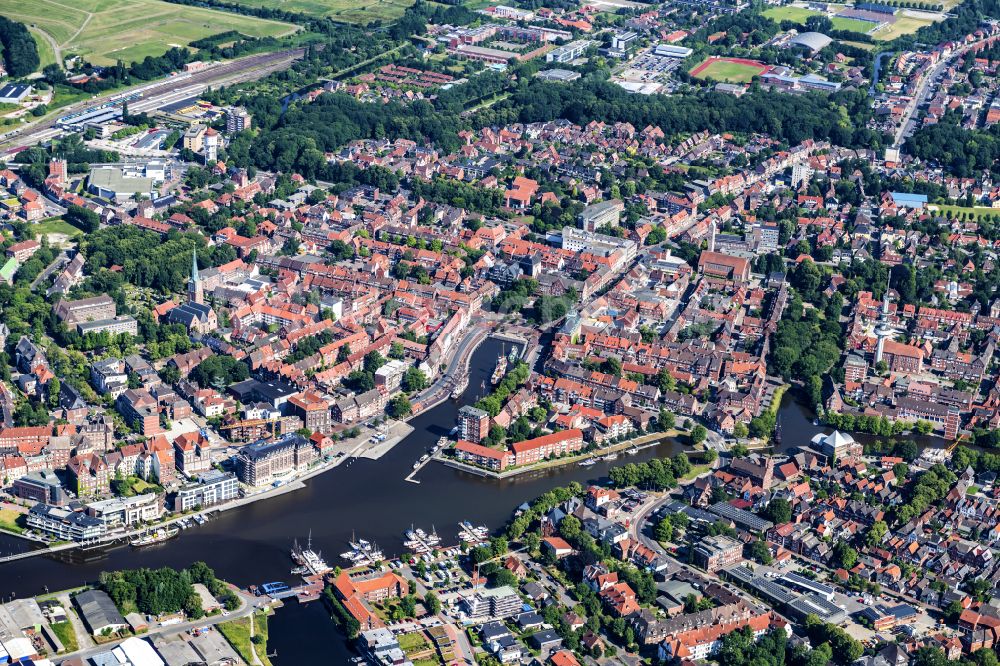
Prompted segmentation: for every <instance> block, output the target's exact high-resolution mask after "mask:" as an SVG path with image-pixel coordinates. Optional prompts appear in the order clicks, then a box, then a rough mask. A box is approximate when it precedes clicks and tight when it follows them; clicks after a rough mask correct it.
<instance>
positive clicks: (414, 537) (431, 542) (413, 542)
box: [403, 526, 441, 555]
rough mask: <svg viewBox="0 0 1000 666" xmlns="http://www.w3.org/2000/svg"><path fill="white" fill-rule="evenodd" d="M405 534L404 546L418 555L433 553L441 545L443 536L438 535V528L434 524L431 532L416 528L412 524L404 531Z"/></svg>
mask: <svg viewBox="0 0 1000 666" xmlns="http://www.w3.org/2000/svg"><path fill="white" fill-rule="evenodd" d="M403 536H404V537H406V540H405V541H403V546H404V547H405V548H406V549H407V550H410V551H413V552H414V553H416V554H418V555H424V554H426V553H431V552H433V551H435V550H437V549H438V548H439V547H440V545H441V537H439V536H438V533H437V530H436V529H434V527H433V526H431V531H430V533H427V532H424V531H423V530H422V529H420V528H419V527H418V528H416V529H414V528H413V527H412V526H411V527H410V529H408V530H406V532H404V533H403Z"/></svg>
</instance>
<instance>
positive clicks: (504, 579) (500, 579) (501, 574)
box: [493, 569, 517, 587]
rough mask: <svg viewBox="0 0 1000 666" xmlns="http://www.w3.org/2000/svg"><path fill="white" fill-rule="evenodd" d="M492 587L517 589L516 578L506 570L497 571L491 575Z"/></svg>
mask: <svg viewBox="0 0 1000 666" xmlns="http://www.w3.org/2000/svg"><path fill="white" fill-rule="evenodd" d="M493 585H494V586H496V587H502V586H505V585H506V586H509V587H517V576H515V575H514V572H513V571H509V570H508V569H499V570H497V572H496V573H495V574H493Z"/></svg>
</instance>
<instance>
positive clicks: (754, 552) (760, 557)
mask: <svg viewBox="0 0 1000 666" xmlns="http://www.w3.org/2000/svg"><path fill="white" fill-rule="evenodd" d="M749 553H750V557H751V558H753V559H755V560H757V561H758V562H760V563H761V564H770V563H771V560H772V559H773V558H772V557H771V550H770V549H769V548H768V547H767V543H766V542H764V541H761V540H760V539H757V540H755V541H754V542H753V543H751V544H750V551H749Z"/></svg>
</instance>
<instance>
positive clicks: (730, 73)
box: [696, 60, 760, 83]
mask: <svg viewBox="0 0 1000 666" xmlns="http://www.w3.org/2000/svg"><path fill="white" fill-rule="evenodd" d="M759 74H760V67H756V66H754V65H744V64H743V63H738V62H726V61H724V60H718V61H716V62H713V63H711V64H709V66H708V67H706V68H705V69H704V70H702V71H701V72H699V73H698V74H697V75H696V78H699V79H712V80H713V81H725V82H727V83H749V82H750V79H752V78H753V77H755V76H757V75H759Z"/></svg>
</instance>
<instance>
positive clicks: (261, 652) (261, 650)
mask: <svg viewBox="0 0 1000 666" xmlns="http://www.w3.org/2000/svg"><path fill="white" fill-rule="evenodd" d="M252 617H253V618H254V633H255V635H257V636H261V637H263V639H264V640H263V642H261V643H257V644H255V645H254V651H256V653H257V657H258V658H259V659H260V663H262V664H263V665H264V666H271V660H270V659H268V658H267V614H266V613H262V612H257V613H254V614H253V616H252ZM215 626H216V628H218V630H219V631H220V632H221V633H222V635H223V636H225V637H226V640H227V641H229V644H230V645H232V646H233V649H234V650H236V651H237V652H238V653H239V655H240V656H241V657H243V661H245V662H246V663H248V664H252V663H254V661H253V652H252V651H251V650H250V617H241V618H240V619H238V620H230V621H229V622H223V623H222V624H217V625H215Z"/></svg>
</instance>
